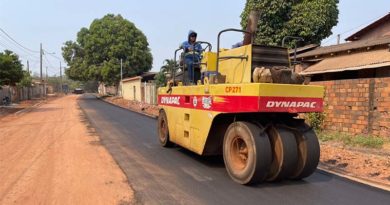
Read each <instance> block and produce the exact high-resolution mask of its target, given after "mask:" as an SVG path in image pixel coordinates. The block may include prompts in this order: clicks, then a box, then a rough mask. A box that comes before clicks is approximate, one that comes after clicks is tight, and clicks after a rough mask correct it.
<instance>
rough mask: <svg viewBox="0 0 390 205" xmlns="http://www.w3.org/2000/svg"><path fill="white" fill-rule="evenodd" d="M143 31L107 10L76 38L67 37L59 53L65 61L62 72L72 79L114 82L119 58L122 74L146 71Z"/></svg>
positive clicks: (149, 62) (147, 61)
mask: <svg viewBox="0 0 390 205" xmlns="http://www.w3.org/2000/svg"><path fill="white" fill-rule="evenodd" d="M148 46H149V44H148V42H147V39H146V37H145V35H144V34H143V33H142V32H141V31H140V30H138V29H137V28H136V27H135V25H134V24H133V23H131V22H130V21H128V20H126V19H124V18H123V17H122V16H121V15H113V14H108V15H106V16H104V17H103V18H101V19H95V20H94V21H93V22H92V23H91V25H90V27H89V28H82V29H81V30H80V31H79V32H78V34H77V41H76V42H72V41H67V42H65V44H64V47H62V55H63V57H64V59H65V61H66V62H67V63H68V65H69V69H67V70H66V71H65V73H66V75H67V76H69V78H71V79H73V80H78V81H87V80H95V81H100V82H104V83H105V84H107V85H117V84H118V83H119V80H120V77H121V76H120V59H122V60H123V77H129V76H134V75H138V74H140V73H142V72H145V71H149V70H150V69H151V66H152V54H151V53H150V49H149V47H148Z"/></svg>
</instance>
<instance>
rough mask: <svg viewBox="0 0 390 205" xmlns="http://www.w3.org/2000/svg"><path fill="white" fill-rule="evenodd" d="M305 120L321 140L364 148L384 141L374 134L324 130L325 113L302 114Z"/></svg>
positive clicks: (374, 146) (377, 146)
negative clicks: (352, 133) (353, 133)
mask: <svg viewBox="0 0 390 205" xmlns="http://www.w3.org/2000/svg"><path fill="white" fill-rule="evenodd" d="M304 118H305V120H306V122H308V123H309V124H310V126H312V127H313V129H314V130H315V132H316V133H317V136H318V138H319V140H320V141H321V142H340V143H342V144H344V145H346V146H352V147H366V148H382V147H383V145H385V144H386V143H390V142H389V141H386V140H385V139H384V138H381V137H377V136H374V135H364V134H361V135H351V134H348V133H342V132H326V131H324V129H323V128H324V122H325V118H326V113H325V112H323V113H307V114H306V115H304Z"/></svg>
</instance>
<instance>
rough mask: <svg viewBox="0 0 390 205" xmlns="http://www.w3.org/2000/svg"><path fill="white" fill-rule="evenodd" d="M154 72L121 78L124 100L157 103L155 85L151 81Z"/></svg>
mask: <svg viewBox="0 0 390 205" xmlns="http://www.w3.org/2000/svg"><path fill="white" fill-rule="evenodd" d="M156 74H157V73H156V72H146V73H143V74H141V75H139V76H135V77H131V78H125V79H123V80H122V96H123V98H124V99H126V100H134V101H138V102H145V103H148V104H156V103H157V91H156V85H155V84H154V83H153V81H154V76H155V75H156Z"/></svg>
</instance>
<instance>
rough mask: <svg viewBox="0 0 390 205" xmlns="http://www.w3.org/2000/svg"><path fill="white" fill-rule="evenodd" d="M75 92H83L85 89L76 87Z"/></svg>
mask: <svg viewBox="0 0 390 205" xmlns="http://www.w3.org/2000/svg"><path fill="white" fill-rule="evenodd" d="M73 93H74V94H83V93H84V90H83V89H82V88H75V89H74V91H73Z"/></svg>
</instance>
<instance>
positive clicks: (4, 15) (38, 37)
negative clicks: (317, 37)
mask: <svg viewBox="0 0 390 205" xmlns="http://www.w3.org/2000/svg"><path fill="white" fill-rule="evenodd" d="M244 6H245V0H193V1H188V0H164V1H156V0H154V1H152V0H142V1H139V0H138V1H137V0H78V1H75V0H39V1H38V0H0V28H1V29H2V30H3V31H5V32H6V33H7V34H8V35H9V36H10V37H11V38H12V39H14V40H15V41H16V42H17V43H18V44H20V45H18V44H17V43H15V42H13V41H12V40H11V39H9V38H8V37H7V36H6V34H4V33H2V32H1V31H0V51H2V50H4V49H9V50H12V51H14V52H15V53H17V54H18V55H19V56H20V58H21V60H22V63H23V64H24V65H26V62H27V60H28V61H29V64H30V70H31V71H32V72H34V73H39V52H38V51H39V45H40V43H42V44H43V49H44V50H45V51H46V54H45V55H44V57H43V73H45V70H46V68H47V69H48V74H49V76H53V75H57V76H59V74H60V70H59V67H60V62H61V64H62V66H66V64H65V62H64V60H63V59H62V54H61V47H62V46H63V43H64V42H66V41H69V40H71V41H75V40H76V36H77V32H78V31H80V29H81V28H82V27H87V28H88V27H89V25H90V24H91V22H92V21H93V20H94V19H97V18H102V17H103V16H104V15H106V14H108V13H112V14H120V15H122V16H123V17H124V18H126V19H127V20H129V21H131V22H133V23H134V24H135V26H136V27H137V28H138V29H140V30H141V31H142V32H143V33H144V34H145V36H146V37H147V39H148V42H149V48H150V49H151V52H152V55H153V68H152V71H156V72H157V71H159V69H160V67H161V66H162V65H163V62H164V60H165V59H171V58H173V55H174V50H175V49H177V48H178V46H179V45H180V43H181V42H183V41H184V40H186V38H187V33H188V31H189V30H190V29H192V30H195V31H196V32H197V33H198V38H197V40H201V41H208V42H210V43H212V45H213V50H214V51H215V50H216V42H217V35H218V32H219V31H221V30H223V29H226V28H240V14H241V12H242V10H243V8H244ZM338 8H339V23H338V24H337V26H335V27H334V28H333V29H332V32H333V35H332V36H330V37H329V38H327V39H324V40H323V41H322V44H323V45H332V44H335V43H336V41H337V37H336V36H337V34H341V39H345V38H347V37H348V36H349V35H351V34H353V33H354V32H356V31H358V30H360V29H361V28H363V27H364V26H366V25H368V24H370V23H372V22H373V21H375V20H377V19H378V18H380V17H382V16H384V15H385V14H387V13H388V12H390V2H389V0H371V1H356V0H340V3H339V5H338ZM241 40H242V36H241V35H240V34H238V33H237V34H235V33H226V34H224V35H223V36H222V40H221V41H222V43H221V44H222V47H227V48H230V47H231V45H232V44H234V43H236V42H239V41H241Z"/></svg>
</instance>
